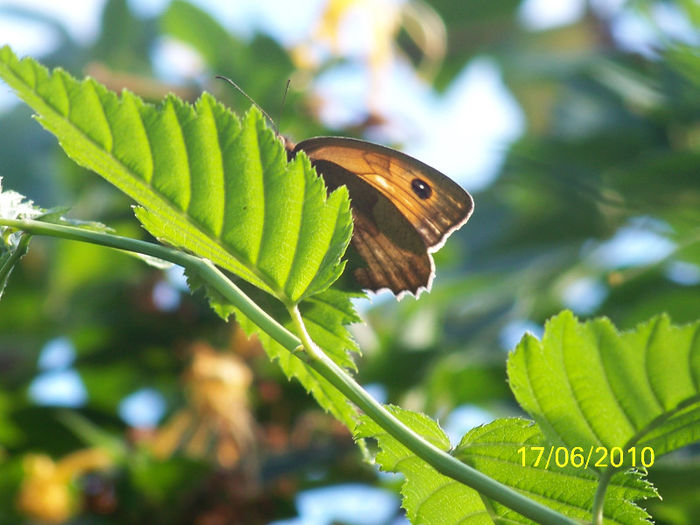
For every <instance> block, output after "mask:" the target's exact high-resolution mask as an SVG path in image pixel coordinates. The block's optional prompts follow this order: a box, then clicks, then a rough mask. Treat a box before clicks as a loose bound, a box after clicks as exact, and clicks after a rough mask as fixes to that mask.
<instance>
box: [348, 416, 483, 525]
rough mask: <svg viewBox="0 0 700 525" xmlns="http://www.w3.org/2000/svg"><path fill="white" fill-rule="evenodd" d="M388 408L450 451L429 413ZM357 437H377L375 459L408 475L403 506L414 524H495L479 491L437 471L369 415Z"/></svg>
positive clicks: (391, 470) (410, 425) (423, 434)
mask: <svg viewBox="0 0 700 525" xmlns="http://www.w3.org/2000/svg"><path fill="white" fill-rule="evenodd" d="M386 408H387V410H389V412H391V413H392V414H393V415H394V416H396V417H397V418H398V419H399V420H401V422H403V423H404V424H406V425H407V426H409V427H410V428H411V429H413V430H414V431H415V432H416V433H417V434H419V435H420V436H422V437H423V438H424V439H426V440H427V441H429V442H430V443H432V444H433V445H435V446H436V447H438V448H440V449H442V450H449V448H450V441H449V439H448V438H447V436H446V435H445V433H444V432H443V431H442V429H441V428H440V426H439V425H438V424H437V423H436V422H435V421H433V420H432V419H430V418H429V417H428V416H426V415H425V414H419V413H416V412H411V411H409V410H404V409H402V408H400V407H396V406H387V407H386ZM354 436H355V438H356V439H360V438H372V439H376V440H377V444H378V445H379V448H380V451H379V453H378V454H377V456H376V461H377V463H378V464H379V466H380V467H381V468H382V470H384V471H386V472H400V473H402V474H403V475H404V476H405V477H406V481H405V482H404V484H403V486H402V487H401V494H402V496H403V502H402V505H403V507H404V508H405V509H406V513H407V514H408V518H409V519H410V520H411V523H441V524H444V525H449V524H451V523H459V524H464V525H466V524H468V525H482V524H483V525H487V524H491V523H493V521H492V520H491V518H490V516H489V514H488V512H487V510H486V507H485V506H484V503H483V502H482V500H481V497H480V496H479V493H478V492H476V491H475V490H473V489H470V488H469V487H467V486H466V485H463V484H461V483H459V482H457V481H455V480H453V479H452V478H449V477H447V476H444V475H442V474H440V473H438V472H437V471H436V470H435V469H434V468H433V467H431V466H430V465H429V464H428V463H426V462H425V461H423V460H422V459H420V458H419V457H418V456H416V455H415V454H413V453H412V452H411V451H410V450H408V449H407V448H406V447H405V446H404V445H402V444H401V443H399V442H398V441H397V440H396V439H394V438H393V437H392V436H390V435H389V434H387V433H386V431H385V430H384V429H382V428H381V427H380V426H379V425H378V424H377V423H375V422H374V421H372V420H371V419H370V418H368V417H366V416H363V417H361V418H360V423H359V425H358V426H357V427H356V428H355V431H354Z"/></svg>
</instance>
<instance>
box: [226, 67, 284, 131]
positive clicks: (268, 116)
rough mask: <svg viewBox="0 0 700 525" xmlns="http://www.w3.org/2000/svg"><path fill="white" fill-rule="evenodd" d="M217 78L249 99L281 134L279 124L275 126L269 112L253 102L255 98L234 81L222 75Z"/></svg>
mask: <svg viewBox="0 0 700 525" xmlns="http://www.w3.org/2000/svg"><path fill="white" fill-rule="evenodd" d="M215 78H218V79H221V80H225V81H226V82H228V83H229V84H231V85H232V86H233V87H235V88H236V89H237V90H238V91H239V93H240V94H241V95H243V96H244V97H245V98H247V99H248V100H249V101H250V103H251V104H253V105H254V106H255V107H256V108H258V109H259V110H260V112H261V113H262V114H263V115H265V118H267V120H269V121H270V124H272V127H273V129H274V130H275V134H276V135H279V134H280V132H279V129H277V124H275V121H274V120H272V117H271V116H270V115H268V113H267V111H265V110H264V109H263V108H261V107H260V104H258V103H257V102H255V100H253V98H252V97H251V96H250V95H248V93H246V92H245V91H243V88H241V86H239V85H238V84H236V83H235V82H234V81H233V80H231V79H230V78H228V77H224V76H221V75H216V76H215ZM285 95H286V92H285Z"/></svg>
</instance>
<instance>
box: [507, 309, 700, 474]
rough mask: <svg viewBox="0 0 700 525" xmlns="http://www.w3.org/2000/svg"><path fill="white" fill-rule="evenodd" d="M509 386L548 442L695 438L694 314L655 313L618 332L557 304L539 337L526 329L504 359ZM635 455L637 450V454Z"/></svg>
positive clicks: (699, 380)
mask: <svg viewBox="0 0 700 525" xmlns="http://www.w3.org/2000/svg"><path fill="white" fill-rule="evenodd" d="M508 377H509V380H510V384H511V388H512V390H513V392H514V393H515V396H516V398H517V400H518V402H519V403H520V404H521V406H522V407H523V408H524V409H525V410H526V411H527V412H528V413H529V414H530V415H531V416H532V417H533V418H534V419H535V421H537V423H538V424H539V425H540V427H541V428H542V430H543V432H544V433H545V435H546V436H547V439H548V441H549V442H551V443H555V444H562V445H566V446H568V447H575V446H580V447H583V448H585V449H588V447H589V446H595V447H598V446H601V447H605V449H607V450H611V449H612V448H613V447H621V448H622V450H624V451H625V454H624V459H625V462H624V465H623V467H629V466H632V461H633V459H634V455H633V454H629V453H627V452H626V451H627V450H628V449H630V448H631V447H636V448H637V450H641V449H643V448H645V447H651V448H652V449H653V451H654V455H655V456H656V457H658V456H661V455H662V454H665V453H668V452H670V451H672V450H675V449H677V448H680V447H683V446H685V445H688V444H690V443H694V442H696V441H698V440H700V322H696V323H693V324H688V325H685V326H673V325H671V322H670V320H669V318H668V317H667V316H665V315H661V316H658V317H655V318H653V319H651V320H650V321H648V322H646V323H643V324H640V325H639V326H638V327H637V328H636V329H635V330H633V331H630V332H623V333H619V332H618V331H617V330H616V329H615V327H614V326H613V325H612V323H611V322H610V321H609V320H608V319H604V318H602V319H595V320H593V321H589V322H586V323H579V322H578V320H577V319H576V318H575V317H574V315H573V314H572V313H571V312H563V313H561V314H559V315H558V316H556V317H554V318H553V319H551V320H550V321H549V322H548V323H547V325H546V326H545V334H544V337H543V338H542V341H538V340H537V339H536V338H535V337H533V336H531V335H526V336H525V337H524V338H523V340H522V341H521V342H520V344H519V345H518V347H517V349H516V351H515V352H514V353H513V354H512V355H511V356H510V358H509V360H508ZM637 459H638V455H637Z"/></svg>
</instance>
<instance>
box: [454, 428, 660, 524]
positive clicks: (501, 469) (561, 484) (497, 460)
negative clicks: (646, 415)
mask: <svg viewBox="0 0 700 525" xmlns="http://www.w3.org/2000/svg"><path fill="white" fill-rule="evenodd" d="M532 447H543V448H544V453H543V455H542V457H541V458H540V461H539V462H537V463H536V460H537V459H538V455H539V450H538V449H533V448H532ZM548 452H549V445H548V444H547V442H546V440H545V438H544V436H543V435H542V433H541V431H540V430H539V428H538V427H537V426H536V425H535V424H533V423H532V422H531V421H526V420H524V419H517V418H509V419H499V420H496V421H494V422H493V423H490V424H488V425H484V426H481V427H477V428H475V429H473V430H471V431H470V432H468V433H467V435H466V436H464V438H462V441H461V442H460V444H459V445H458V446H457V448H456V449H455V456H456V457H457V458H459V459H460V460H462V461H464V462H465V463H467V464H469V465H471V466H472V467H474V468H476V469H477V470H479V471H480V472H483V473H484V474H487V475H488V476H491V477H492V478H494V479H496V480H498V481H500V482H501V483H504V484H505V485H508V486H510V487H512V488H514V489H516V490H518V491H521V492H523V493H524V494H526V495H527V496H528V497H530V498H532V499H535V500H537V501H539V502H540V503H542V504H544V505H547V506H548V507H550V508H552V509H554V510H557V511H559V512H561V513H562V514H565V515H567V516H569V517H571V518H574V519H581V520H586V521H590V520H591V519H592V517H591V508H592V505H593V500H594V497H595V492H596V489H597V485H598V476H597V475H596V474H595V473H592V472H591V471H589V470H586V469H584V468H576V467H574V466H572V463H571V461H572V458H573V456H572V455H571V450H570V449H567V448H562V449H561V450H560V451H559V452H561V454H560V455H559V458H560V464H561V465H562V466H563V468H559V467H557V466H556V465H555V461H550V462H549V464H548V465H547V457H548ZM564 457H566V458H568V459H567V460H565V459H562V458H564ZM523 459H524V460H525V461H523ZM578 459H581V460H582V461H583V460H584V459H585V454H584V456H582V457H579V458H578ZM655 496H656V492H655V491H654V490H653V488H652V487H651V485H650V484H649V483H647V482H645V481H643V480H642V479H641V478H640V476H639V474H638V473H636V472H633V471H627V472H619V473H618V474H616V475H615V476H614V477H613V479H612V482H611V483H610V486H609V487H608V496H607V499H606V501H605V508H604V516H605V523H620V524H622V523H625V524H633V523H636V524H641V523H650V522H649V521H648V519H647V518H648V517H649V516H648V514H647V513H646V512H645V511H644V510H643V509H641V508H640V507H638V506H636V505H635V504H634V503H633V501H635V500H639V499H646V498H650V497H655ZM485 503H486V507H487V508H488V509H490V512H491V513H492V515H493V516H494V521H496V522H499V523H532V522H531V521H530V520H528V519H526V518H524V517H523V516H521V515H520V514H518V513H516V512H515V511H513V510H510V509H509V508H507V507H504V506H503V505H501V504H500V503H498V502H496V501H493V500H486V501H485Z"/></svg>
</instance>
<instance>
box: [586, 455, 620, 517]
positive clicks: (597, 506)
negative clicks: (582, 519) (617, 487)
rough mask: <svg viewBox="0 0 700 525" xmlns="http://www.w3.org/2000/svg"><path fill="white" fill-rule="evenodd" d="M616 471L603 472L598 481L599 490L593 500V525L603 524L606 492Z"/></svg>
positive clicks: (597, 489)
mask: <svg viewBox="0 0 700 525" xmlns="http://www.w3.org/2000/svg"><path fill="white" fill-rule="evenodd" d="M614 473H615V471H614V470H613V469H610V468H609V469H607V470H605V471H604V472H603V474H602V475H601V476H600V479H599V480H598V488H596V491H595V497H594V498H593V508H592V509H591V513H592V517H593V521H592V522H591V525H602V524H603V510H604V508H603V506H604V505H605V492H606V491H607V490H608V484H609V483H610V479H611V478H612V477H613V474H614Z"/></svg>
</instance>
